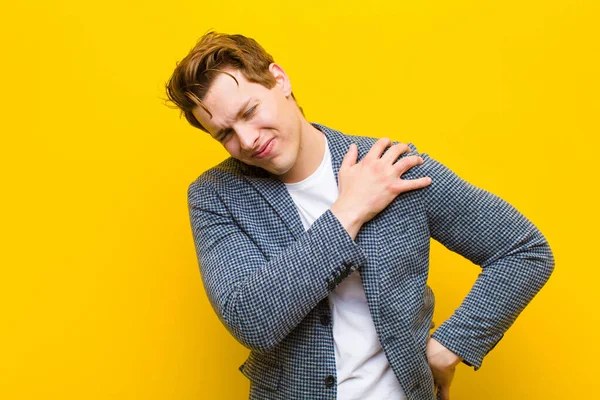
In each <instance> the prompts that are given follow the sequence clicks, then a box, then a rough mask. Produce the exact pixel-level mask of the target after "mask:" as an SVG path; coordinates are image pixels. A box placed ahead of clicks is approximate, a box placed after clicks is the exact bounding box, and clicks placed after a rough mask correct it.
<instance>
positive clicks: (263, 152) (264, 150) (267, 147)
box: [252, 139, 273, 158]
mask: <svg viewBox="0 0 600 400" xmlns="http://www.w3.org/2000/svg"><path fill="white" fill-rule="evenodd" d="M271 143H273V139H271V140H269V141H268V142H267V143H265V144H264V145H263V147H261V148H260V149H259V150H258V151H257V152H256V153H254V154H253V155H252V157H254V158H264V157H266V156H268V155H269V153H271V150H272V149H273V146H272V145H271Z"/></svg>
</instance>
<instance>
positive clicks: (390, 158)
mask: <svg viewBox="0 0 600 400" xmlns="http://www.w3.org/2000/svg"><path fill="white" fill-rule="evenodd" d="M407 151H411V148H410V147H408V145H407V144H405V143H396V144H395V145H393V146H392V147H390V148H389V149H388V150H387V151H386V152H385V154H384V155H383V156H382V157H381V159H382V160H385V161H387V162H389V163H390V164H393V163H394V162H395V161H396V160H397V159H398V157H400V154H404V153H406V152H407Z"/></svg>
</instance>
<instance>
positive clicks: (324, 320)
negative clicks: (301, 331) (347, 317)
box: [321, 314, 331, 325]
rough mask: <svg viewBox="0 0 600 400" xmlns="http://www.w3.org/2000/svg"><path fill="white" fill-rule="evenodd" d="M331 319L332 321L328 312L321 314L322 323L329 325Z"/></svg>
mask: <svg viewBox="0 0 600 400" xmlns="http://www.w3.org/2000/svg"><path fill="white" fill-rule="evenodd" d="M330 321H331V318H329V315H327V314H322V315H321V325H329V322H330Z"/></svg>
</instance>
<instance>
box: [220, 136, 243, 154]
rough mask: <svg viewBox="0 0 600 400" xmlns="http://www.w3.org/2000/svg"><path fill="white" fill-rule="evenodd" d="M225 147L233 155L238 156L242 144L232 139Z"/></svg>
mask: <svg viewBox="0 0 600 400" xmlns="http://www.w3.org/2000/svg"><path fill="white" fill-rule="evenodd" d="M223 147H225V150H227V152H228V153H229V154H231V155H232V156H233V157H237V156H238V155H239V154H240V146H239V145H238V143H237V142H236V140H235V139H230V140H229V141H228V142H227V143H225V144H224V145H223Z"/></svg>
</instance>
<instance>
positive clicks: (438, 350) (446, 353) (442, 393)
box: [426, 337, 463, 400]
mask: <svg viewBox="0 0 600 400" xmlns="http://www.w3.org/2000/svg"><path fill="white" fill-rule="evenodd" d="M426 352H427V359H428V361H429V366H430V367H431V372H432V374H433V381H434V383H435V386H436V389H437V392H439V394H438V399H440V400H450V384H451V383H452V379H453V378H454V371H455V369H456V365H457V364H459V363H460V362H461V361H462V360H463V359H462V358H461V357H459V356H458V355H456V354H455V353H453V352H452V351H450V350H449V349H447V348H446V347H444V346H443V345H442V344H441V343H440V342H438V341H437V340H435V339H433V338H431V337H430V338H429V340H428V341H427V349H426Z"/></svg>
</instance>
